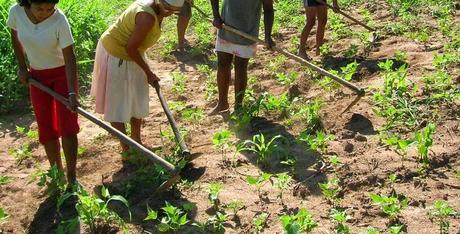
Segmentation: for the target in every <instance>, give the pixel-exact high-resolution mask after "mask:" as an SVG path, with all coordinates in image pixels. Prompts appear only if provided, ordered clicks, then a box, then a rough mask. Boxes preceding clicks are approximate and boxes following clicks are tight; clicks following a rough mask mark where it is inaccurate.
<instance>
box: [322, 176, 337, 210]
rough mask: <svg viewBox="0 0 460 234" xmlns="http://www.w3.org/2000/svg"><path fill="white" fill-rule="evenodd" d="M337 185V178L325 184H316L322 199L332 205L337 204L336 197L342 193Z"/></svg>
mask: <svg viewBox="0 0 460 234" xmlns="http://www.w3.org/2000/svg"><path fill="white" fill-rule="evenodd" d="M339 183H340V180H339V179H338V178H333V179H331V180H329V181H327V182H325V183H318V185H319V188H320V189H321V192H322V193H323V195H324V197H325V198H326V199H327V200H328V201H329V202H330V203H331V204H333V205H336V204H337V203H338V201H339V199H338V196H339V193H340V191H342V187H341V186H340V184H339Z"/></svg>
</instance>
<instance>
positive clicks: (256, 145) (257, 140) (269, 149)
mask: <svg viewBox="0 0 460 234" xmlns="http://www.w3.org/2000/svg"><path fill="white" fill-rule="evenodd" d="M280 138H282V136H281V135H276V136H274V137H273V138H272V139H270V140H267V141H266V140H265V136H264V134H262V133H259V134H257V135H254V136H253V137H252V140H246V141H244V145H245V146H246V147H245V148H244V149H242V150H246V151H252V152H254V153H256V154H258V156H259V157H258V158H257V164H259V162H263V163H265V162H266V161H267V160H268V159H269V157H270V156H271V154H272V153H273V152H274V150H275V148H276V147H277V146H278V145H277V144H276V140H277V139H280Z"/></svg>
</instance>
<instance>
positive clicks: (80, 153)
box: [77, 146, 88, 157]
mask: <svg viewBox="0 0 460 234" xmlns="http://www.w3.org/2000/svg"><path fill="white" fill-rule="evenodd" d="M87 152H88V149H87V148H86V147H84V146H78V149H77V155H78V156H80V157H82V156H84V155H85V154H86V153H87Z"/></svg>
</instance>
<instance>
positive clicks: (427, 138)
mask: <svg viewBox="0 0 460 234" xmlns="http://www.w3.org/2000/svg"><path fill="white" fill-rule="evenodd" d="M435 128H436V126H435V125H434V124H433V123H429V124H428V125H427V126H426V127H425V128H424V129H422V131H417V132H415V140H416V141H417V153H418V155H419V156H420V161H421V162H422V168H421V172H422V173H425V172H426V170H427V169H428V167H429V166H430V158H429V149H430V148H431V146H432V145H433V134H434V131H435Z"/></svg>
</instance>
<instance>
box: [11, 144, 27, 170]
mask: <svg viewBox="0 0 460 234" xmlns="http://www.w3.org/2000/svg"><path fill="white" fill-rule="evenodd" d="M8 154H10V155H12V156H13V157H14V158H15V159H16V162H17V164H18V165H19V164H21V163H22V162H23V161H24V160H26V159H28V158H31V157H32V146H31V145H30V144H24V145H22V146H21V147H20V148H18V149H9V150H8Z"/></svg>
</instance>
